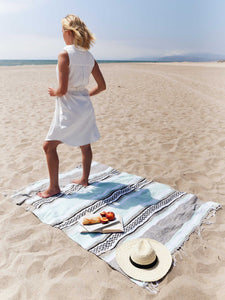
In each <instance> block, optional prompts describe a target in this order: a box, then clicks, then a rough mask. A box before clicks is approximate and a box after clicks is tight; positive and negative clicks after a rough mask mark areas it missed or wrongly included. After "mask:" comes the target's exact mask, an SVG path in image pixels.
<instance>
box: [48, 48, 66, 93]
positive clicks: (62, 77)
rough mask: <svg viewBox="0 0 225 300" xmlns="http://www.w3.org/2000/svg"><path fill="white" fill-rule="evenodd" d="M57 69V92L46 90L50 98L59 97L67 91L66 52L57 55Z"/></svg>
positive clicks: (50, 89)
mask: <svg viewBox="0 0 225 300" xmlns="http://www.w3.org/2000/svg"><path fill="white" fill-rule="evenodd" d="M58 68H59V87H58V89H57V90H55V89H52V88H48V93H49V95H50V96H58V97H61V96H63V95H65V94H66V92H67V89H68V79H69V56H68V53H67V52H62V53H60V54H59V56H58Z"/></svg>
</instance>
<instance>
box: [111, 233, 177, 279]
mask: <svg viewBox="0 0 225 300" xmlns="http://www.w3.org/2000/svg"><path fill="white" fill-rule="evenodd" d="M139 240H141V239H134V240H130V241H128V242H125V243H123V244H122V245H121V246H120V247H119V248H118V249H117V251H116V261H117V263H118V265H119V266H120V268H121V269H122V270H123V271H124V272H125V273H126V274H127V275H128V276H130V277H132V278H134V279H137V280H141V281H146V282H151V281H157V280H159V279H161V278H162V277H164V276H165V275H166V274H167V272H168V271H169V269H170V267H171V264H172V256H171V254H170V252H169V250H168V249H167V248H166V247H165V246H164V245H163V244H161V243H160V242H158V241H156V240H152V239H148V240H149V241H150V243H151V245H152V248H153V249H154V250H155V254H156V255H157V258H158V261H157V263H156V264H155V265H154V267H152V268H149V269H140V268H137V267H135V266H134V265H133V264H132V263H131V261H130V254H131V253H132V250H133V247H134V246H135V245H136V244H137V242H138V241H139Z"/></svg>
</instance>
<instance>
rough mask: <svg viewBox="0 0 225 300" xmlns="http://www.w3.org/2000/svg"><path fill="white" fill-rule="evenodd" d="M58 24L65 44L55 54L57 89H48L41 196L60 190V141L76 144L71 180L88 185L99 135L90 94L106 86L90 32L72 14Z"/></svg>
mask: <svg viewBox="0 0 225 300" xmlns="http://www.w3.org/2000/svg"><path fill="white" fill-rule="evenodd" d="M61 23H62V33H63V38H64V41H65V44H66V47H65V48H64V51H63V52H61V53H60V54H59V56H58V65H57V69H56V70H57V72H56V73H57V79H58V88H57V89H52V88H49V89H48V93H49V95H50V96H56V97H57V98H56V107H55V113H54V117H53V120H52V124H51V126H50V129H49V132H48V134H47V137H46V139H45V142H44V144H43V149H44V151H45V154H46V159H47V165H48V171H49V178H50V183H49V187H48V189H47V190H45V191H43V192H39V193H38V195H39V196H40V197H42V198H48V197H51V196H54V195H56V194H58V193H60V188H59V183H58V172H59V159H58V154H57V146H58V145H59V144H61V143H65V144H68V145H70V146H79V147H80V149H81V153H82V165H83V175H82V177H81V178H80V179H79V180H73V182H74V183H76V184H81V185H83V186H85V187H86V186H87V185H88V177H89V173H90V168H91V161H92V150H91V143H93V142H95V141H97V140H98V139H99V138H100V135H99V131H98V128H97V126H96V121H95V114H94V109H93V106H92V103H91V101H90V96H93V95H96V94H98V93H100V92H101V91H103V90H105V89H106V85H105V80H104V78H103V75H102V73H101V71H100V69H99V66H98V63H97V62H96V61H95V59H94V57H93V56H92V54H91V53H90V52H89V51H88V50H89V48H90V46H91V44H92V43H93V41H94V37H93V35H92V34H91V32H90V31H89V30H88V28H87V27H86V25H85V24H84V22H82V21H81V20H80V18H78V17H77V16H74V15H68V16H66V17H65V18H63V19H62V21H61ZM91 74H92V75H93V77H94V79H95V81H96V83H97V86H96V87H95V88H94V89H92V90H91V91H88V90H87V89H86V86H87V84H88V82H89V77H90V75H91Z"/></svg>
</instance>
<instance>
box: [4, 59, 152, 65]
mask: <svg viewBox="0 0 225 300" xmlns="http://www.w3.org/2000/svg"><path fill="white" fill-rule="evenodd" d="M97 62H98V63H130V62H151V61H147V60H146V61H135V60H97ZM154 62H155V61H154ZM56 64H57V60H54V59H50V60H47V59H42V60H41V59H33V60H31V59H26V60H23V59H0V66H24V65H56Z"/></svg>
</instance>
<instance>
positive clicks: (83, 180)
mask: <svg viewBox="0 0 225 300" xmlns="http://www.w3.org/2000/svg"><path fill="white" fill-rule="evenodd" d="M72 182H73V183H76V184H80V185H83V186H84V187H87V186H88V185H89V183H88V181H87V180H85V179H83V178H81V179H75V180H72Z"/></svg>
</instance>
